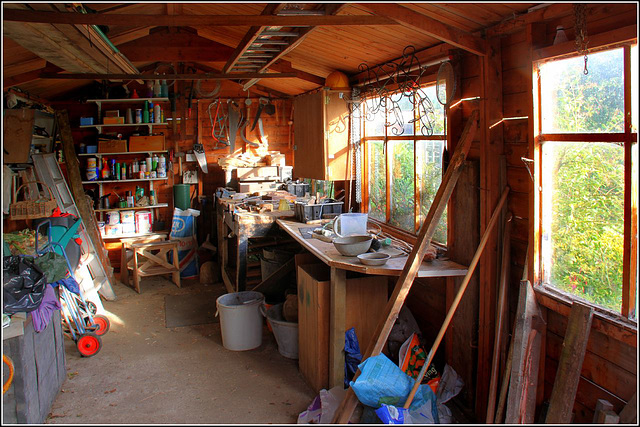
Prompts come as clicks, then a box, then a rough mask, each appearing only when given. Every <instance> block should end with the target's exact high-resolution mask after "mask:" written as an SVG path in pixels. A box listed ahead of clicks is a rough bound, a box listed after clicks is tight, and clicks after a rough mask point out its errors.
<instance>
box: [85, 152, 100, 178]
mask: <svg viewBox="0 0 640 427" xmlns="http://www.w3.org/2000/svg"><path fill="white" fill-rule="evenodd" d="M87 180H88V181H97V180H98V159H96V158H95V157H89V158H88V159H87Z"/></svg>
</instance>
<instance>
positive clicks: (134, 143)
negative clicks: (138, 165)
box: [129, 135, 165, 151]
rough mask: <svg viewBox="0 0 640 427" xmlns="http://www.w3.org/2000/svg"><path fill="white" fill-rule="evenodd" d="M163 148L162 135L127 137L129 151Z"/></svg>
mask: <svg viewBox="0 0 640 427" xmlns="http://www.w3.org/2000/svg"><path fill="white" fill-rule="evenodd" d="M164 149H165V148H164V135H147V136H131V137H129V151H162V150H164Z"/></svg>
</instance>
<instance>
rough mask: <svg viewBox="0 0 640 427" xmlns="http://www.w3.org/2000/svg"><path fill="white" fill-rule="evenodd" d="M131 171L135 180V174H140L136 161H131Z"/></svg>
mask: <svg viewBox="0 0 640 427" xmlns="http://www.w3.org/2000/svg"><path fill="white" fill-rule="evenodd" d="M131 171H132V172H133V177H134V178H136V174H137V173H139V172H140V166H139V165H138V159H133V164H132V165H131Z"/></svg>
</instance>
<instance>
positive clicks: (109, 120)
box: [102, 117, 124, 125]
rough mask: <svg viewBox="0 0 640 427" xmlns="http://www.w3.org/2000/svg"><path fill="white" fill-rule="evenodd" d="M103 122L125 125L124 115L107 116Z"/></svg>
mask: <svg viewBox="0 0 640 427" xmlns="http://www.w3.org/2000/svg"><path fill="white" fill-rule="evenodd" d="M102 124H105V125H123V124H124V117H105V118H103V119H102Z"/></svg>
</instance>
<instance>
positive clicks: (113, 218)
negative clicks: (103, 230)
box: [106, 211, 120, 225]
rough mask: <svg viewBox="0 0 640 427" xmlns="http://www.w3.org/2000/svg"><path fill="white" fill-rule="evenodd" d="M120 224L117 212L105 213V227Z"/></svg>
mask: <svg viewBox="0 0 640 427" xmlns="http://www.w3.org/2000/svg"><path fill="white" fill-rule="evenodd" d="M116 224H120V212H118V211H109V212H107V224H106V225H116Z"/></svg>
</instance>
